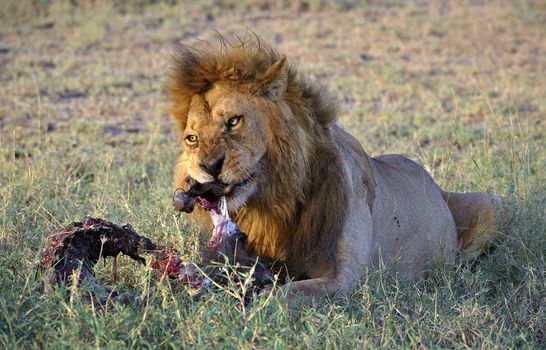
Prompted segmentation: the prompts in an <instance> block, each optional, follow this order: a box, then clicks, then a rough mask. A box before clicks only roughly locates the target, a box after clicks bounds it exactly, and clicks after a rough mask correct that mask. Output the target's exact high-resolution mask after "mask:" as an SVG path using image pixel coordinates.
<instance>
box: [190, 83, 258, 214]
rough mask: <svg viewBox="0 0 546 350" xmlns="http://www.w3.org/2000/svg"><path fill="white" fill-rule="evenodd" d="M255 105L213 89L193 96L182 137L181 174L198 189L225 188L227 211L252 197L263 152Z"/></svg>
mask: <svg viewBox="0 0 546 350" xmlns="http://www.w3.org/2000/svg"><path fill="white" fill-rule="evenodd" d="M260 102H261V101H260V99H259V98H257V97H255V96H252V95H250V94H244V93H240V92H237V91H234V90H233V89H232V88H230V87H229V86H223V85H222V84H216V85H215V86H214V87H213V88H212V89H211V90H209V91H207V92H206V93H205V94H202V95H195V96H193V98H192V100H191V103H190V108H189V113H188V121H187V124H186V128H185V130H184V131H183V134H182V142H183V147H184V150H185V152H184V156H183V164H184V166H186V167H187V168H186V173H187V174H188V175H189V176H190V177H192V178H193V179H195V180H196V181H198V182H200V183H206V182H211V181H218V182H221V183H223V184H226V185H227V190H228V191H229V194H228V195H227V196H226V197H227V199H228V205H229V207H230V208H233V209H235V208H239V207H240V206H242V205H244V204H245V202H246V201H247V199H248V198H249V197H250V196H251V195H252V194H253V193H254V192H255V191H256V189H257V184H258V182H259V179H260V175H261V173H262V167H263V162H264V159H265V156H266V152H267V135H268V133H267V129H268V125H266V124H267V118H266V117H265V116H264V110H263V109H264V108H263V106H262V104H261V103H260Z"/></svg>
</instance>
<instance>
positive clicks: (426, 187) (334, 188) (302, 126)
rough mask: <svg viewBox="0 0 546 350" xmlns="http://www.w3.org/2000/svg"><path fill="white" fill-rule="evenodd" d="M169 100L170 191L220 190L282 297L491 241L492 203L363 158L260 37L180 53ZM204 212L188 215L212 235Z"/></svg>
mask: <svg viewBox="0 0 546 350" xmlns="http://www.w3.org/2000/svg"><path fill="white" fill-rule="evenodd" d="M166 94H167V97H168V99H169V101H170V114H171V116H172V117H173V118H174V120H175V121H176V123H177V126H178V131H179V135H180V142H181V145H182V148H183V153H182V155H181V156H180V158H179V161H178V163H177V164H176V167H175V176H174V186H175V188H182V189H184V188H187V186H188V185H187V184H188V182H189V180H190V179H193V180H195V181H197V182H199V183H208V182H212V181H217V182H220V183H222V184H224V185H225V186H227V195H226V199H227V204H228V208H229V213H230V216H231V217H232V218H233V220H234V221H235V222H236V223H237V224H238V225H239V227H240V229H241V231H243V232H245V233H246V234H247V235H248V239H247V242H246V249H247V250H249V251H250V252H252V253H253V254H256V255H258V256H261V257H264V258H266V259H269V260H272V261H278V262H282V264H284V266H285V267H286V270H287V272H288V275H289V277H290V278H291V282H290V284H289V287H288V289H289V295H298V294H299V293H300V292H301V293H303V294H304V295H310V296H314V297H321V296H325V295H330V294H337V295H344V294H346V293H347V292H349V291H351V289H352V288H353V287H354V286H355V285H356V284H357V283H358V282H359V280H360V279H361V278H362V276H363V274H364V273H365V271H367V269H369V268H379V267H383V266H387V267H392V268H393V269H394V270H395V271H396V272H398V273H400V274H401V275H403V276H408V277H412V276H419V275H423V274H425V273H426V272H427V271H428V270H429V269H430V267H431V264H432V263H433V262H434V261H436V260H438V259H441V260H445V261H448V262H453V261H455V259H456V258H457V256H461V255H462V256H465V255H476V254H479V252H481V251H482V250H483V249H484V248H485V247H486V246H488V245H490V244H491V243H492V242H493V241H494V240H495V238H496V236H497V233H498V231H497V228H496V221H497V217H498V216H497V215H496V209H495V208H496V207H497V206H498V205H499V204H500V203H501V199H500V197H497V196H494V195H492V194H489V193H483V192H480V193H454V192H446V191H444V190H442V189H441V188H440V187H439V186H438V185H437V184H436V183H435V182H434V180H433V179H432V178H431V176H430V175H429V174H428V173H427V171H426V170H425V169H424V168H423V166H421V165H419V164H417V163H415V162H413V161H411V160H409V159H407V158H405V157H403V156H401V155H383V156H379V157H370V156H369V155H368V154H367V153H366V152H365V151H364V149H363V148H362V146H361V145H360V143H359V142H358V141H357V140H356V139H355V138H354V137H353V136H352V135H351V134H350V133H349V132H347V131H346V130H345V129H344V128H343V127H342V126H341V125H340V124H339V123H338V122H337V110H336V104H335V102H334V100H333V99H332V97H331V96H330V95H329V94H328V93H327V91H326V90H325V89H324V88H323V87H322V86H321V85H319V84H318V83H316V82H312V81H311V80H310V79H308V78H306V77H304V76H302V75H301V74H300V73H298V71H297V69H296V68H295V66H294V65H292V64H290V63H289V62H288V60H287V58H286V56H285V55H284V54H280V53H278V52H277V51H276V50H274V49H273V48H271V47H270V46H267V45H265V44H264V43H262V42H261V41H260V40H259V39H258V38H254V39H250V40H244V41H240V42H238V43H237V44H229V43H228V44H226V42H225V41H223V44H222V45H217V46H215V45H213V44H209V43H201V46H199V47H190V46H184V45H182V46H180V47H179V49H178V50H177V51H176V52H175V54H174V55H173V66H172V70H171V72H170V74H169V77H168V80H167V84H166ZM203 214H204V212H203V211H202V210H199V209H198V210H196V211H194V212H193V213H192V214H191V216H192V217H193V219H196V222H198V223H199V222H201V225H202V228H203V231H205V232H210V227H211V226H210V222H208V223H207V222H206V219H204V218H208V215H203ZM203 220H205V221H203ZM203 222H204V223H203Z"/></svg>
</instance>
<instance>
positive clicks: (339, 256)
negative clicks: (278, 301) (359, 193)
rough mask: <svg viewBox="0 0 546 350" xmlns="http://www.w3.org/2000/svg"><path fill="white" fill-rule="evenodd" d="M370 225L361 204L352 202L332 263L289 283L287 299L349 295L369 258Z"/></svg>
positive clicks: (369, 217) (318, 267) (365, 206)
mask: <svg viewBox="0 0 546 350" xmlns="http://www.w3.org/2000/svg"><path fill="white" fill-rule="evenodd" d="M372 229H373V225H372V217H371V213H370V210H369V208H368V206H367V204H366V202H365V201H361V202H360V203H358V202H357V203H355V204H354V205H353V206H352V207H351V209H350V211H349V215H348V222H347V223H346V224H345V227H344V232H343V234H342V235H341V237H340V238H339V240H338V242H337V250H336V262H335V266H334V264H333V263H332V264H323V265H322V266H317V268H316V269H315V271H312V273H311V274H310V276H311V277H312V278H310V279H307V280H302V281H295V282H292V283H291V284H290V287H289V288H290V289H289V299H293V298H294V297H296V296H297V295H298V294H303V295H305V296H312V297H323V296H326V295H331V294H336V295H344V294H346V293H348V292H350V291H351V290H352V289H353V288H354V287H355V286H356V284H357V283H358V281H359V280H360V279H361V278H362V275H363V274H364V271H365V268H366V267H367V266H368V265H369V263H370V259H371V247H372V236H373V231H372Z"/></svg>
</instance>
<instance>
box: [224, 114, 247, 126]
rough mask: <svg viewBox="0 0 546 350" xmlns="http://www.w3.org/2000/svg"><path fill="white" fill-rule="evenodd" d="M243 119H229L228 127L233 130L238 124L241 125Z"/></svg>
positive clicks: (237, 116) (238, 116) (236, 117)
mask: <svg viewBox="0 0 546 350" xmlns="http://www.w3.org/2000/svg"><path fill="white" fill-rule="evenodd" d="M242 118H243V117H241V116H240V115H236V116H235V117H231V118H229V119H228V121H227V126H228V127H229V128H233V127H234V126H237V124H239V122H240V121H241V119H242Z"/></svg>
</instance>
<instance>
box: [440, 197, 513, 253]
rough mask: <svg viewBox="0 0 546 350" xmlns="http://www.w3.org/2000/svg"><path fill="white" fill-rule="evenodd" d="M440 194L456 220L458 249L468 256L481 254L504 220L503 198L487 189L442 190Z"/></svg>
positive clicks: (492, 239) (505, 212) (492, 240)
mask: <svg viewBox="0 0 546 350" xmlns="http://www.w3.org/2000/svg"><path fill="white" fill-rule="evenodd" d="M442 196H443V197H444V200H445V201H446V203H447V205H448V206H449V209H450V210H451V213H452V214H453V218H454V219H455V225H456V226H457V233H458V248H459V251H460V252H461V253H462V254H463V256H464V257H468V258H473V257H476V256H477V255H479V254H481V253H482V252H483V251H484V249H485V248H487V247H488V246H490V245H491V244H492V243H493V242H494V240H495V239H496V238H497V235H498V229H499V227H500V226H502V223H503V222H504V221H505V219H506V216H507V211H506V210H505V207H504V204H503V202H502V199H501V198H500V197H498V196H494V195H492V194H489V193H486V192H470V193H458V192H443V193H442Z"/></svg>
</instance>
